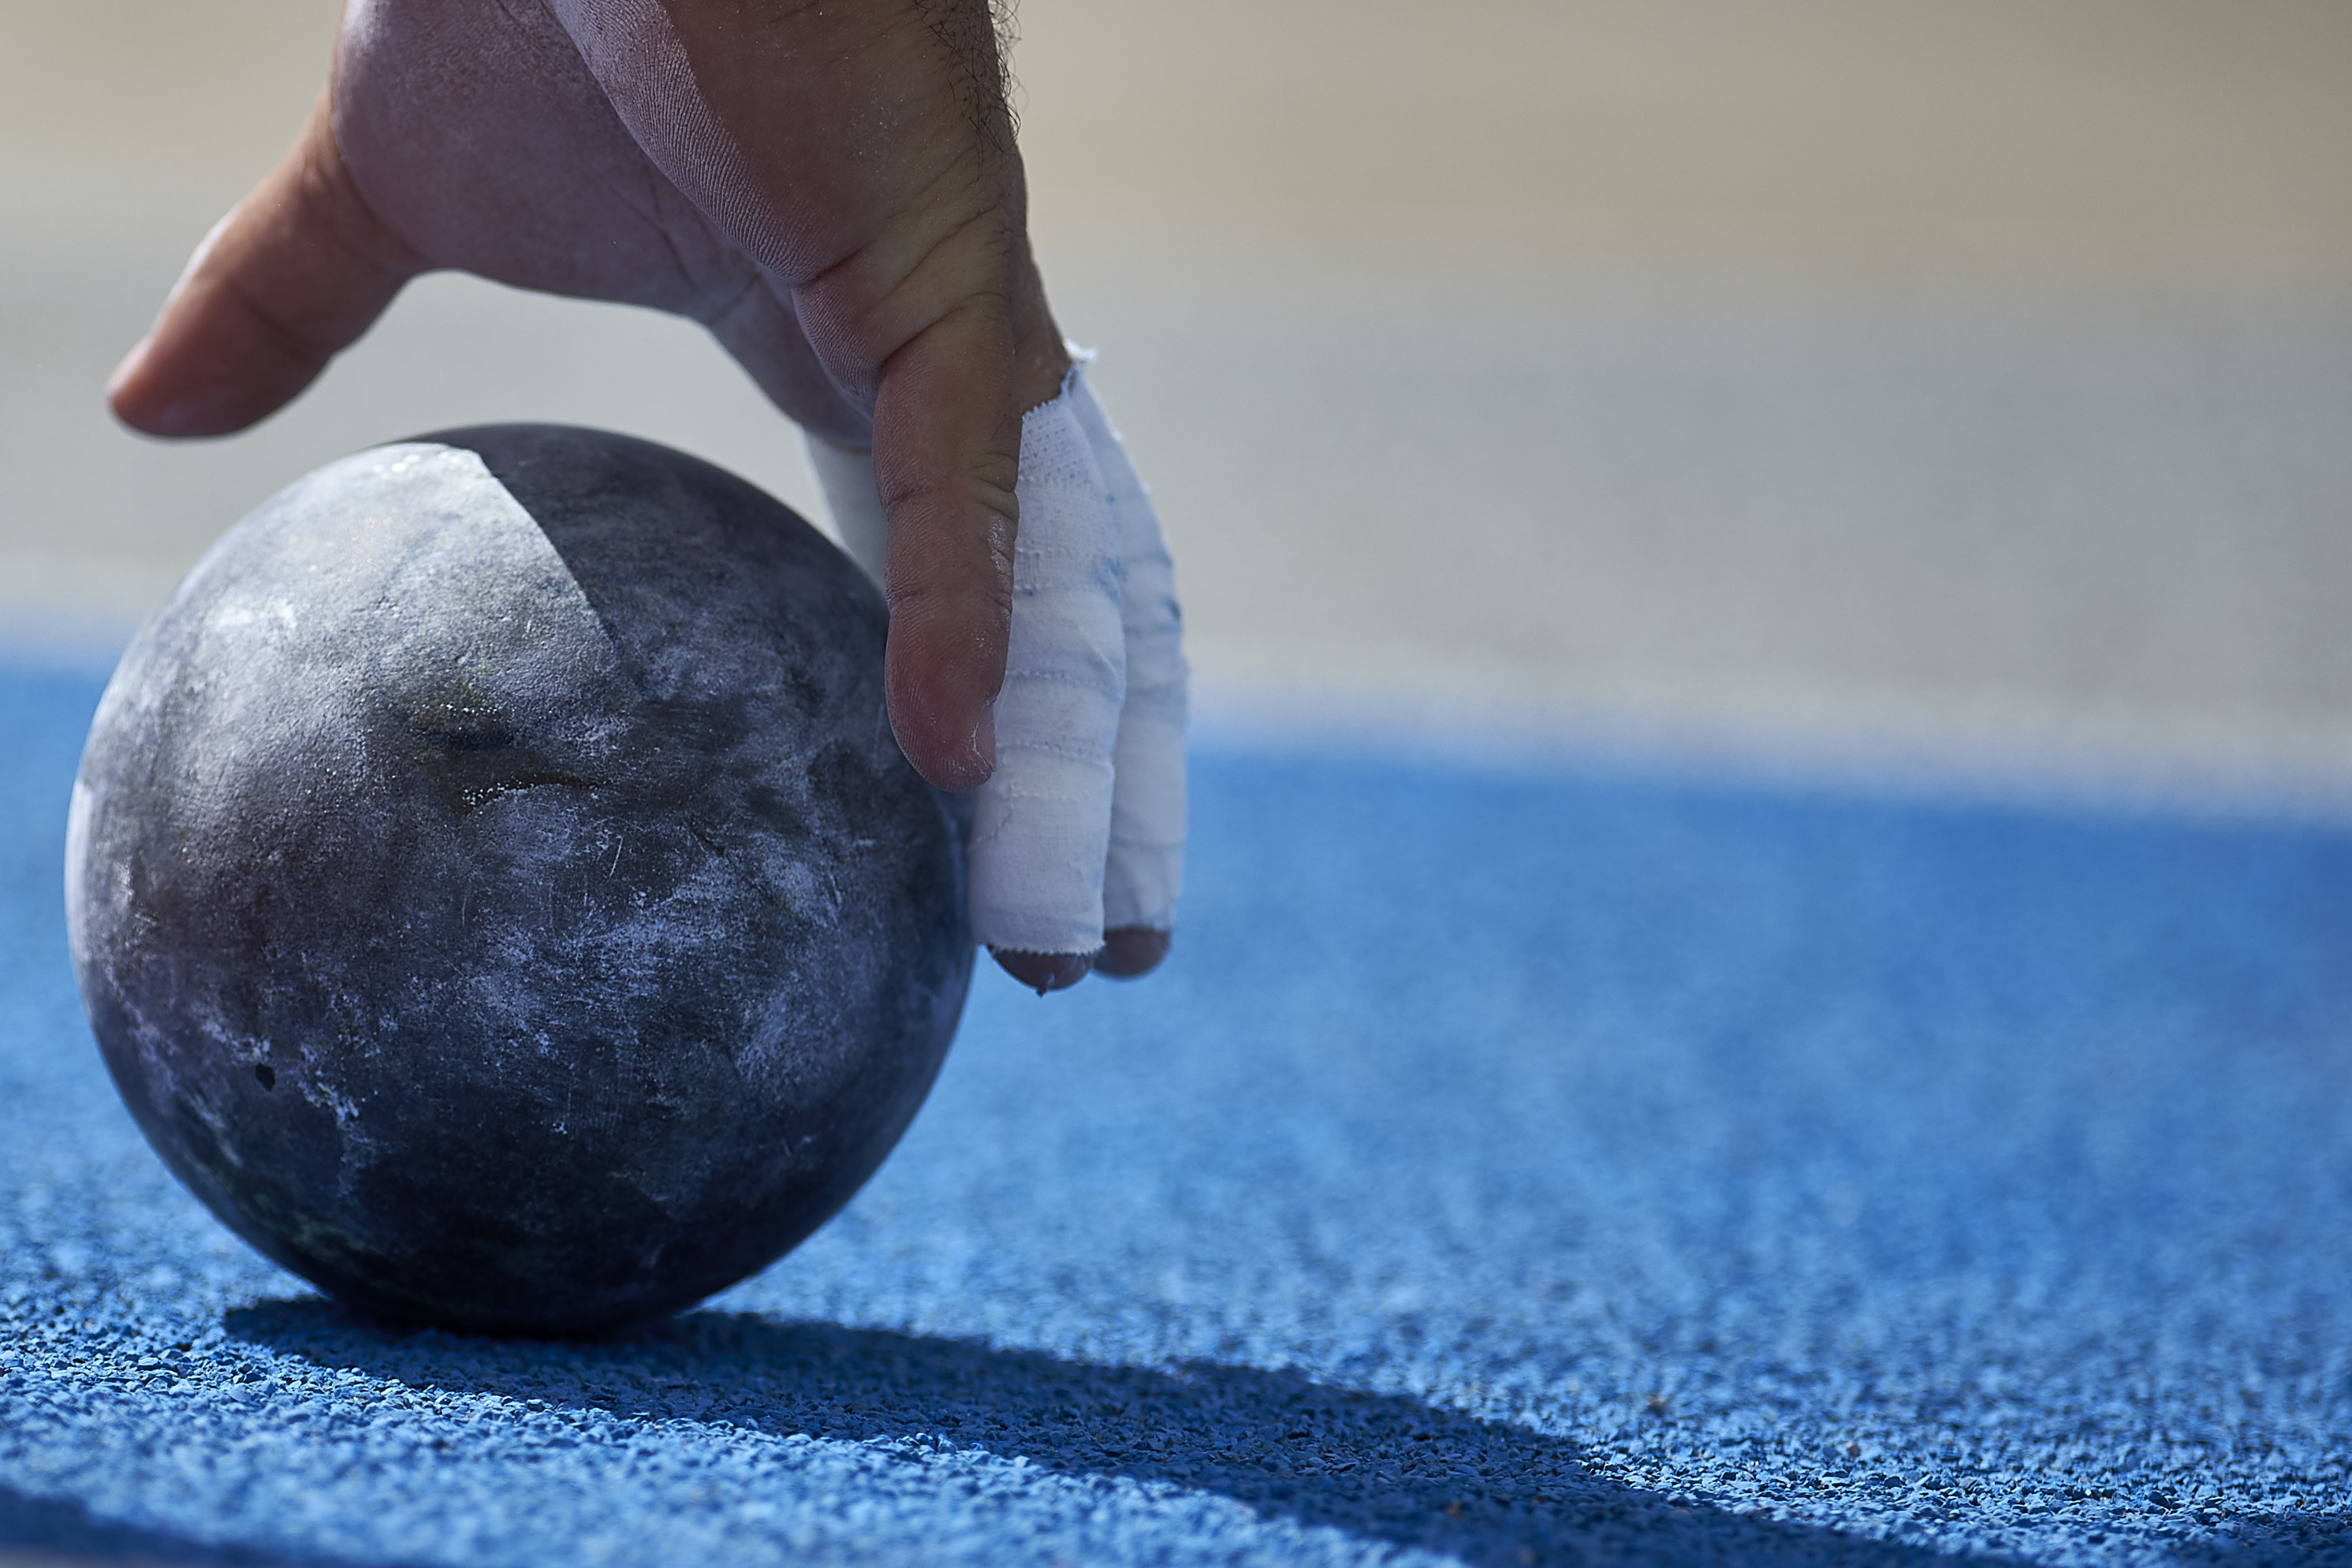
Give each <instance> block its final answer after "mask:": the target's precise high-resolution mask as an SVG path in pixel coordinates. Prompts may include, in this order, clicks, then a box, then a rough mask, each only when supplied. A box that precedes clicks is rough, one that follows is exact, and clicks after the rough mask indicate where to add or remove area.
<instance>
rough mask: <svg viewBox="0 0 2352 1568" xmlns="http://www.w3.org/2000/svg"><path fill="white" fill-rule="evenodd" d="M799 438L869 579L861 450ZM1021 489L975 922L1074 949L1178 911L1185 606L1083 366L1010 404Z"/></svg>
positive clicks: (974, 884) (981, 809) (866, 480)
mask: <svg viewBox="0 0 2352 1568" xmlns="http://www.w3.org/2000/svg"><path fill="white" fill-rule="evenodd" d="M1084 358H1085V356H1083V355H1082V356H1081V362H1082V363H1083V361H1084ZM808 453H809V465H810V466H811V467H812V468H813V469H814V470H815V473H816V477H817V482H818V484H820V485H821V486H824V498H825V503H826V505H827V506H828V507H830V508H831V509H832V512H833V520H834V528H835V532H836V533H837V534H838V535H839V536H840V538H841V542H842V547H843V548H844V549H846V550H847V551H848V552H849V554H850V556H851V557H852V559H856V561H857V563H858V564H859V565H860V566H862V567H864V568H865V569H866V572H867V573H868V574H869V575H871V576H872V577H873V578H874V579H875V580H876V581H877V582H878V581H880V580H882V567H883V561H884V559H885V558H886V556H887V537H888V530H887V523H886V521H885V518H884V516H883V510H882V501H881V497H880V496H879V495H878V494H877V492H876V489H875V486H874V465H873V459H872V457H871V456H870V455H868V454H866V453H863V452H856V451H850V450H847V449H845V448H842V447H838V446H835V445H832V444H829V443H827V442H824V441H820V440H815V439H811V440H810V441H809V442H808ZM1020 500H1021V534H1020V541H1019V544H1018V545H1017V547H1016V548H1015V550H1014V553H1013V635H1012V648H1011V653H1010V656H1009V657H1008V659H1007V660H1006V666H1005V680H1004V693H1003V695H1002V696H1000V697H999V698H998V699H997V704H996V748H997V765H996V774H995V777H993V778H992V779H990V780H989V781H988V783H987V784H985V785H983V786H982V788H981V791H980V795H979V799H978V800H977V802H976V808H977V809H976V812H975V821H974V831H973V844H972V857H971V889H972V892H971V920H972V929H973V933H974V935H975V936H978V937H979V938H980V939H981V940H982V941H983V942H985V943H987V944H988V945H989V946H992V947H1003V948H1010V949H1016V950H1019V951H1022V952H1029V953H1087V952H1092V951H1093V950H1094V949H1095V948H1097V947H1099V946H1102V933H1103V931H1104V930H1105V929H1106V928H1116V927H1119V926H1146V927H1149V928H1150V929H1152V930H1155V931H1166V930H1169V929H1171V927H1172V926H1173V925H1174V924H1175V917H1176V899H1177V897H1178V895H1179V894H1181V892H1182V891H1183V881H1184V818H1185V786H1184V718H1185V683H1186V677H1187V671H1186V666H1185V663H1184V642H1183V617H1182V612H1181V610H1180V609H1179V608H1178V605H1177V600H1176V574H1175V564H1174V562H1173V561H1171V559H1170V558H1169V554H1168V546H1167V542H1166V540H1165V539H1164V538H1162V536H1161V534H1160V518H1159V515H1158V514H1157V513H1156V512H1155V511H1154V510H1153V509H1152V506H1151V500H1150V496H1149V495H1148V494H1147V493H1146V492H1145V490H1144V487H1143V482H1142V481H1141V479H1139V477H1138V476H1137V475H1136V472H1135V465H1134V464H1132V463H1131V462H1129V460H1128V455H1127V451H1126V448H1125V447H1124V446H1122V445H1121V444H1120V443H1119V439H1118V433H1117V432H1116V431H1115V430H1113V429H1112V428H1111V423H1110V420H1109V417H1108V415H1107V414H1105V413H1104V412H1103V407H1102V403H1101V402H1100V401H1099V400H1098V399H1097V398H1096V396H1095V394H1094V390H1093V388H1091V387H1089V386H1088V385H1087V382H1086V377H1085V374H1084V372H1083V371H1074V372H1073V373H1072V375H1071V377H1070V382H1069V387H1068V390H1067V391H1066V392H1064V394H1063V395H1062V396H1061V397H1059V398H1056V399H1055V401H1054V402H1049V403H1047V404H1045V406H1044V407H1042V408H1038V409H1035V410H1033V411H1032V412H1031V413H1029V415H1028V416H1027V417H1026V418H1025V419H1024V420H1023V422H1022V426H1021V479H1020Z"/></svg>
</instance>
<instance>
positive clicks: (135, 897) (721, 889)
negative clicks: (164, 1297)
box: [66, 425, 972, 1334]
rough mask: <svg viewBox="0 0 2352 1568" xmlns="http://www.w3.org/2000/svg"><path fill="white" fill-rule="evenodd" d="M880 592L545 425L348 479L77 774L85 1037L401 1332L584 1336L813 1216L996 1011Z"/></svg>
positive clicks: (687, 475)
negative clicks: (987, 999)
mask: <svg viewBox="0 0 2352 1568" xmlns="http://www.w3.org/2000/svg"><path fill="white" fill-rule="evenodd" d="M884 622H885V612H884V610H883V606H882V602H881V598H880V596H879V595H878V594H877V592H876V591H875V590H874V587H873V585H872V584H871V583H869V582H867V581H866V580H865V578H864V577H863V576H862V575H860V573H859V572H858V570H857V569H856V567H855V566H854V565H852V564H851V563H850V561H849V560H848V559H847V558H846V557H845V556H843V555H842V554H841V552H840V551H838V550H836V549H834V547H833V546H832V545H830V544H829V543H827V542H826V541H825V540H824V538H822V537H821V536H819V535H818V534H817V532H816V531H815V530H814V528H810V527H809V526H808V525H807V524H806V523H804V522H803V521H802V520H801V519H800V518H799V517H795V516H794V515H793V513H792V512H791V511H789V510H787V509H786V508H785V507H783V506H782V504H780V503H779V502H777V501H775V500H773V499H772V498H770V497H767V496H765V495H763V494H761V492H760V491H758V490H756V489H754V488H753V487H752V486H749V485H747V484H745V483H743V482H742V481H741V480H740V479H737V478H735V477H733V476H730V475H728V474H725V473H723V472H721V471H720V470H719V469H717V468H714V467H712V466H710V465H708V464H706V463H702V462H699V461H698V460H697V459H694V458H691V457H688V456H687V455H684V454H682V453H678V452H674V451H670V450H668V449H667V448H664V447H661V446H656V445H653V444H649V443H646V442H643V441H635V440H631V439H628V438H626V437H624V436H618V435H610V434H602V433H598V432H594V431H586V430H574V429H567V428H562V427H556V426H546V425H500V426H492V427H486V428H481V429H474V430H461V431H453V432H449V433H447V434H440V435H434V436H427V437H425V438H422V439H420V440H416V441H412V442H404V443H402V444H397V445H392V446H383V447H378V448H376V449H374V450H373V451H369V452H362V453H360V454H359V455H356V456H352V457H349V458H345V459H344V460H343V461H341V462H340V463H336V464H332V465H329V466H328V467H325V468H322V469H320V471H318V472H317V473H315V474H312V475H310V476H309V477H308V478H305V479H302V480H300V481H299V482H298V483H297V484H295V485H294V486H292V487H291V488H289V489H288V490H286V491H284V492H283V493H282V494H280V495H278V496H277V497H274V498H273V499H271V500H269V501H268V502H266V503H265V504H264V505H263V506H262V507H260V508H259V509H258V510H257V511H256V512H254V513H253V515H252V516H250V517H247V518H246V519H245V520H244V521H243V522H241V523H239V524H238V525H237V526H236V528H234V529H232V530H230V532H229V533H228V534H227V535H226V537H225V538H223V539H222V540H221V541H220V543H219V544H218V545H216V546H215V548H214V549H213V550H212V551H211V553H210V554H208V555H206V556H205V559H203V561H202V562H200V563H199V564H198V565H197V567H196V568H195V570H194V571H193V572H191V573H190V574H189V576H188V579H187V580H186V581H185V582H184V583H182V584H181V585H180V588H179V589H178V591H176V592H175V593H174V594H173V598H172V600H171V602H170V603H169V604H168V605H167V606H166V607H165V608H164V609H163V611H162V612H161V613H159V614H158V615H157V616H156V618H155V619H154V620H153V622H151V623H150V624H149V625H148V626H147V627H146V629H145V630H144V631H142V632H141V633H140V634H139V636H138V638H137V640H136V641H135V642H134V643H132V644H131V648H130V651H129V652H128V653H125V654H124V655H123V659H122V664H121V667H120V668H119V669H118V670H117V671H116V672H115V674H114V679H113V683H112V684H111V685H110V686H108V688H107V691H106V695H105V697H104V699H103V700H102V701H101V702H100V706H99V711H98V716H97V719H96V721H95V723H94V724H93V725H92V727H91V729H90V736H89V747H88V748H87V749H86V750H85V751H84V753H83V755H82V761H81V771H80V775H79V779H78V780H77V781H76V783H75V786H74V793H73V807H72V816H71V820H70V824H69V845H68V862H67V868H66V900H67V908H68V921H69V927H70V931H71V936H72V942H73V954H74V962H75V964H76V966H77V967H78V969H79V975H80V980H81V991H82V999H83V1002H84V1005H85V1006H86V1007H87V1008H88V1009H89V1019H90V1024H91V1028H92V1030H93V1031H94V1032H95V1033H96V1035H97V1037H98V1041H99V1045H100V1050H101V1051H103V1052H104V1054H105V1058H106V1062H107V1066H108V1067H109V1068H110V1070H111V1071H112V1072H113V1075H114V1081H115V1083H116V1085H117V1086H118V1087H119V1088H120V1089H121V1093H122V1097H123V1100H124V1101H125V1102H126V1103H128V1105H129V1106H130V1108H131V1114H132V1115H133V1116H134V1117H136V1118H137V1120H138V1123H139V1125H140V1127H141V1129H142V1131H144V1132H145V1134H146V1135H147V1137H148V1140H149V1141H150V1142H151V1143H152V1144H153V1145H154V1146H155V1148H156V1151H157V1152H158V1153H159V1154H161V1155H163V1160H164V1163H165V1164H166V1165H168V1166H170V1167H171V1168H172V1170H173V1172H174V1173H175V1174H176V1175H177V1176H179V1178H180V1179H181V1180H182V1181H183V1182H184V1183H186V1184H187V1186H189V1188H190V1189H191V1190H193V1191H194V1193H195V1195H196V1196H197V1197H199V1198H201V1199H203V1200H204V1202H205V1204H206V1205H208V1206H209V1207H211V1208H212V1210H213V1212H214V1213H215V1214H217V1215H219V1216H220V1218H222V1219H223V1220H225V1221H226V1223H227V1224H228V1226H229V1227H230V1228H232V1229H234V1230H235V1231H236V1233H237V1234H238V1235H240V1236H242V1237H244V1238H245V1239H247V1241H249V1242H251V1243H252V1244H253V1245H254V1246H255V1247H257V1248H258V1249H260V1250H261V1251H262V1252H264V1253H266V1254H268V1256H269V1257H270V1258H272V1259H274V1260H277V1261H278V1262H279V1263H281V1264H283V1265H285V1266H286V1267H287V1268H289V1269H290V1270H293V1271H294V1272H296V1273H298V1274H299V1275H301V1276H303V1277H304V1278H306V1279H308V1280H310V1281H313V1282H314V1283H316V1284H318V1285H319V1286H320V1287H322V1288H323V1289H325V1290H327V1291H331V1292H333V1293H334V1294H336V1295H338V1296H340V1297H341V1298H343V1299H344V1300H346V1301H350V1302H352V1303H353V1304H354V1305H356V1306H358V1307H360V1308H362V1309H363V1310H366V1311H369V1312H374V1313H377V1314H380V1315H383V1316H388V1317H393V1318H398V1319H405V1320H411V1321H417V1322H433V1323H438V1324H443V1325H447V1326H451V1327H456V1328H461V1329H467V1330H475V1331H483V1332H491V1333H542V1334H544V1333H593V1332H597V1331H602V1330H607V1329H612V1328H615V1327H619V1326H622V1325H625V1324H627V1323H631V1322H639V1321H643V1320H646V1319H649V1318H654V1317H657V1316H660V1315H662V1314H664V1313H667V1312H674V1311H677V1309H679V1308H681V1307H684V1306H686V1305H688V1304H689V1303H691V1302H693V1301H698V1300H699V1299H701V1298H702V1297H704V1296H707V1295H709V1293H711V1292H712V1291H718V1290H719V1289H721V1288H723V1287H725V1286H727V1285H729V1284H731V1283H733V1282H734V1281H738V1280H740V1279H742V1278H743V1277H744V1276H745V1275H747V1274H750V1273H751V1272H752V1271H754V1270H758V1269H760V1268H761V1267H763V1266H764V1265H766V1264H767V1263H769V1262H771V1261H772V1260H774V1259H776V1258H778V1257H779V1256H781V1255H782V1254H783V1253H784V1252H785V1251H786V1250H788V1249H791V1248H792V1247H793V1246H794V1245H795V1244H796V1243H798V1242H799V1241H800V1240H802V1239H803V1238H804V1237H806V1236H807V1235H808V1234H809V1233H810V1232H811V1231H813V1230H814V1229H815V1228H817V1227H818V1226H819V1225H821V1224H823V1223H824V1221H825V1220H826V1219H827V1218H830V1217H831V1216H832V1215H833V1214H834V1212H835V1210H837V1209H838V1208H840V1207H841V1206H842V1205H843V1204H844V1203H845V1202H846V1201H847V1200H848V1198H849V1197H850V1195H851V1194H852V1193H853V1192H855V1191H856V1189H857V1187H858V1186H859V1185H860V1184H861V1183H863V1182H864V1181H865V1180H866V1177H867V1176H869V1175H871V1174H872V1173H873V1171H874V1169H875V1167H876V1166H878V1165H879V1164H880V1163H881V1161H882V1159H883V1157H884V1156H885V1155H887V1154H888V1152H889V1150H890V1148H891V1146H892V1145H893V1144H895V1143H896V1142H897V1141H898V1136H899V1134H901V1133H902V1132H903V1131H904V1130H905V1129H906V1126H907V1124H908V1121H909V1120H910V1119H911V1118H912V1117H913V1116H914V1113H915V1111H916V1108H917V1107H918V1105H919V1104H920V1103H921V1102H922V1099H923V1096H924V1094H925V1092H927V1091H928V1090H929V1086H930V1083H931V1081H932V1079H933V1077H934V1076H935V1075H936V1074H937V1072H938V1071H939V1067H940V1061H941V1059H942V1058H943V1057H944V1055H945V1054H946V1052H947V1049H948V1043H949V1041H950V1039H951V1038H952V1037H953V1035H954V1032H955V1026H956V1020H957V1018H958V1015H959V1014H960V1013H961V1009H962V1006H963V998H964V991H965V988H966V986H967V984H968V983H969V981H970V979H971V955H972V944H971V936H970V934H969V931H968V929H967V926H966V924H965V918H964V886H963V841H964V833H965V826H964V822H965V819H964V818H963V816H962V815H961V812H960V810H959V807H958V803H957V802H956V801H955V800H952V799H951V798H950V797H947V796H943V795H941V794H940V793H938V792H937V791H935V790H934V789H931V787H930V786H929V784H927V783H925V782H924V781H923V779H921V778H920V776H919V775H918V774H917V773H916V772H915V771H914V769H913V768H911V767H909V766H908V763H907V761H906V759H905V758H904V757H903V756H901V755H900V753H899V750H898V746H897V744H896V743H895V742H894V741H893V739H892V738H891V733H890V727H889V724H888V721H887V716H885V714H884V711H883V699H882V640H883V630H884Z"/></svg>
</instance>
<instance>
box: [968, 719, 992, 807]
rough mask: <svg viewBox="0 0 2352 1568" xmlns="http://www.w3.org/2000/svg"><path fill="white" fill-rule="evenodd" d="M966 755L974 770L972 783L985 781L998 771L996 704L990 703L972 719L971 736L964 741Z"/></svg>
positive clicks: (978, 783)
mask: <svg viewBox="0 0 2352 1568" xmlns="http://www.w3.org/2000/svg"><path fill="white" fill-rule="evenodd" d="M964 756H965V758H967V759H968V765H969V766H970V768H971V772H972V780H971V781H972V784H973V785H974V786H975V787H977V786H979V785H981V784H982V783H985V782H986V781H987V779H988V776H989V775H990V774H992V773H993V772H995V771H996V705H995V704H994V703H991V704H989V705H988V706H986V707H984V708H982V709H981V710H980V716H979V717H978V718H976V719H974V720H972V725H971V739H970V740H968V741H966V742H964Z"/></svg>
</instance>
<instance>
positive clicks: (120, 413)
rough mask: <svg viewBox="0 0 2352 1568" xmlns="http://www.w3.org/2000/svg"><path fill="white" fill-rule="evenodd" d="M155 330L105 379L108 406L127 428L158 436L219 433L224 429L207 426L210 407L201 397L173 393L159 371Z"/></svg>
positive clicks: (109, 411)
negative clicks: (156, 357)
mask: <svg viewBox="0 0 2352 1568" xmlns="http://www.w3.org/2000/svg"><path fill="white" fill-rule="evenodd" d="M154 344H155V334H154V333H152V332H150V333H148V334H147V336H145V337H143V338H142V339H140V340H139V341H138V342H136V343H134V344H133V345H131V351H130V352H129V353H127V354H125V355H123V356H122V362H121V364H119V365H117V366H115V367H114V373H113V374H112V375H110V376H109V377H108V378H107V379H106V408H107V412H108V413H111V414H112V415H113V416H114V417H115V419H116V420H117V421H118V422H119V423H121V424H122V425H124V426H125V427H126V428H128V429H131V430H135V431H137V432H138V433H139V434H142V435H153V436H159V437H162V438H163V439H166V440H170V439H174V438H178V437H184V436H191V435H217V434H223V432H222V431H219V430H215V429H211V428H208V426H209V425H210V424H211V423H212V422H211V421H209V420H208V419H207V418H206V417H205V415H206V413H207V410H206V409H205V406H204V402H203V400H202V399H201V398H190V397H185V396H173V395H171V394H170V393H169V392H167V391H166V390H165V389H164V387H163V378H162V377H160V376H159V375H158V374H157V372H156V366H155V362H154Z"/></svg>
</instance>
